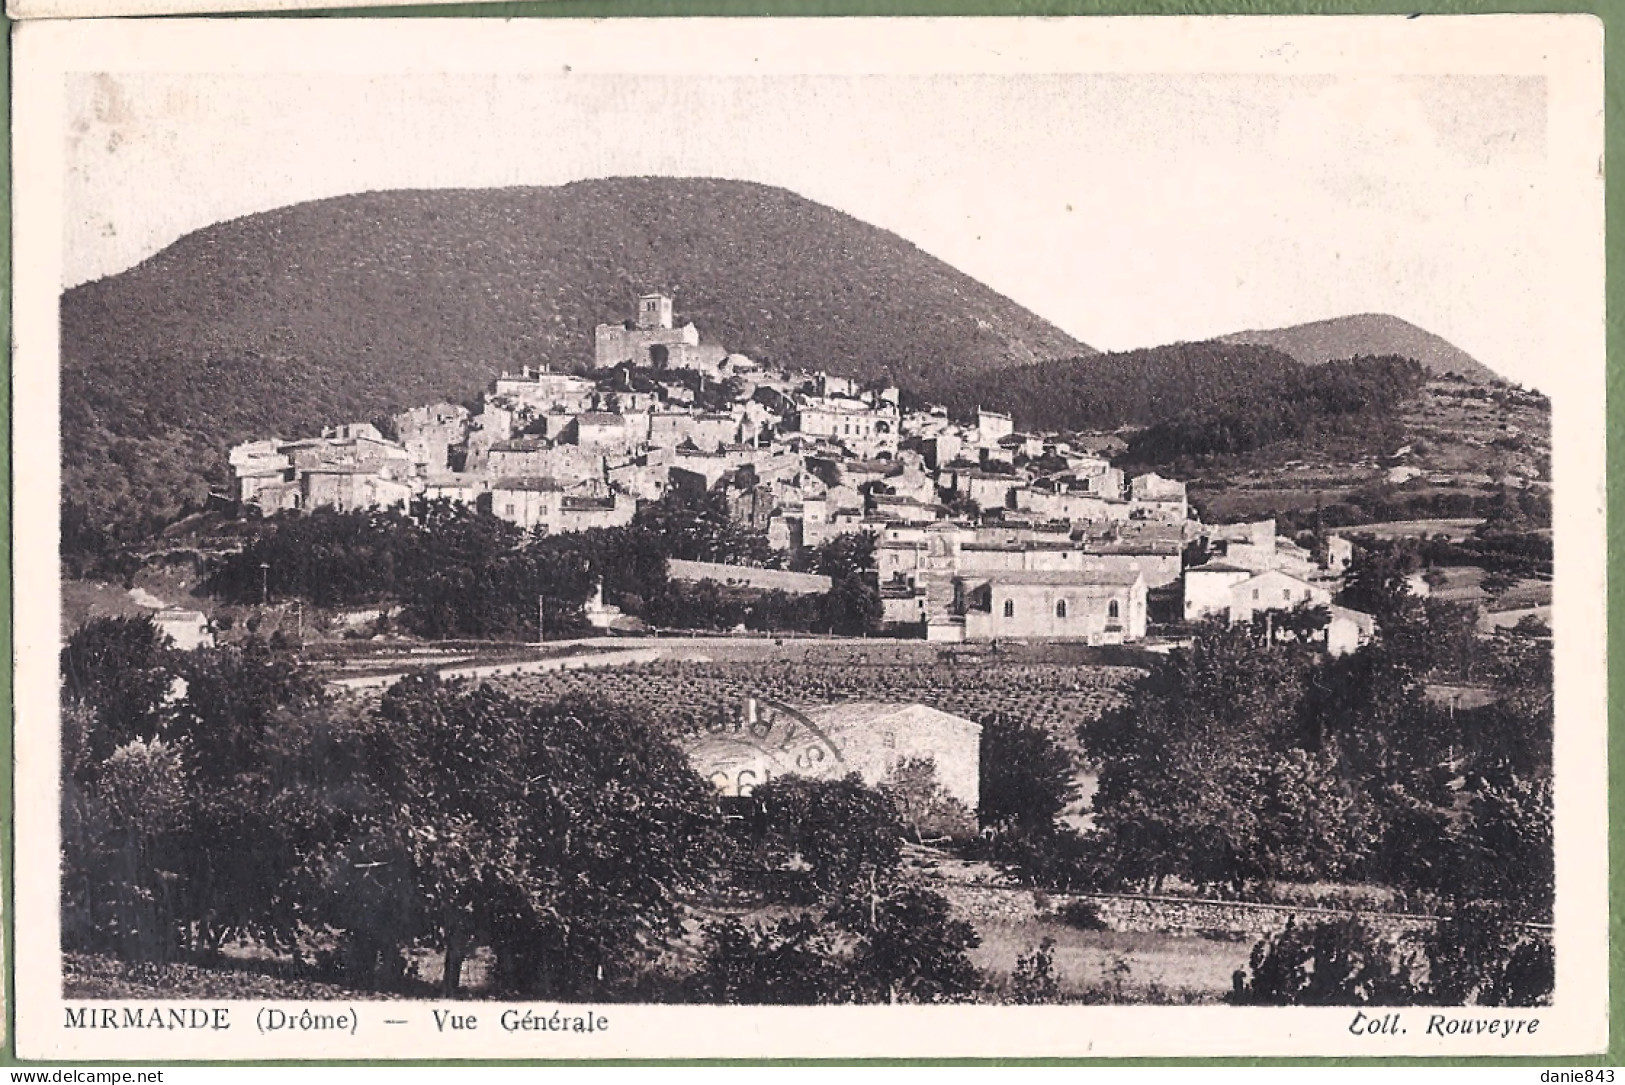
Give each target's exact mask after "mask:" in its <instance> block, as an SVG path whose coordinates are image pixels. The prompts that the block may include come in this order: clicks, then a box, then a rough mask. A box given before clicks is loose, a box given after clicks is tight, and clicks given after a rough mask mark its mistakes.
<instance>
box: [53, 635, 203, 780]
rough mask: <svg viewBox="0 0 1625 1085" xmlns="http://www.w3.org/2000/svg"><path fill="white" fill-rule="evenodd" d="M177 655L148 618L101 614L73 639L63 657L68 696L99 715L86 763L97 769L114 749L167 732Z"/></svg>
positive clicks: (92, 731)
mask: <svg viewBox="0 0 1625 1085" xmlns="http://www.w3.org/2000/svg"><path fill="white" fill-rule="evenodd" d="M175 656H176V653H175V651H174V649H173V648H172V647H171V646H170V645H169V643H168V639H167V638H166V637H164V636H163V634H161V633H159V632H158V627H157V626H156V625H154V624H153V623H152V619H151V618H147V617H140V618H98V619H96V620H95V621H91V622H87V623H85V624H84V625H82V626H80V627H79V628H78V629H76V630H74V632H73V634H72V635H71V636H69V637H68V643H67V645H66V646H64V647H63V649H62V660H61V666H62V688H63V695H64V697H65V698H66V699H67V700H69V701H77V702H80V703H82V704H84V705H85V706H87V707H88V708H89V710H90V712H91V713H92V714H93V715H94V717H95V726H94V727H93V728H91V729H90V731H89V732H88V734H87V736H86V740H87V745H88V750H87V753H86V756H85V757H84V758H83V759H82V760H81V761H80V762H79V763H80V765H81V767H83V768H84V769H86V770H93V769H94V767H95V766H96V765H99V764H101V762H102V761H103V760H104V759H106V758H107V756H108V755H109V754H111V753H112V752H113V750H114V749H115V748H117V747H119V746H122V745H124V744H125V743H127V742H130V741H131V740H133V739H137V738H144V739H153V738H157V737H158V736H159V735H160V733H162V731H163V729H164V726H165V723H166V714H165V707H166V702H167V700H168V697H169V693H170V688H171V686H172V685H173V683H174V681H175Z"/></svg>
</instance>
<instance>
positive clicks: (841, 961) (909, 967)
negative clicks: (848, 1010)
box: [693, 885, 982, 1005]
mask: <svg viewBox="0 0 1625 1085" xmlns="http://www.w3.org/2000/svg"><path fill="white" fill-rule="evenodd" d="M704 933H705V941H704V949H703V951H702V953H703V963H702V965H701V967H700V970H699V973H698V975H697V976H696V978H695V983H694V985H693V986H694V988H695V990H696V992H697V993H698V994H699V996H700V997H702V998H704V999H706V1000H707V1001H712V1002H723V1003H733V1004H741V1003H743V1004H750V1003H757V1004H781V1005H813V1004H827V1003H837V1002H840V1003H851V1002H863V1003H872V1002H893V1003H895V1002H916V1003H935V1002H960V1001H965V1000H967V999H969V998H972V997H973V996H974V995H975V994H976V992H977V991H978V989H979V988H980V987H981V984H982V976H981V973H980V972H978V971H977V969H976V966H975V965H974V964H972V963H971V960H970V958H969V957H968V956H966V953H965V951H966V950H968V949H974V948H975V947H976V946H977V945H979V944H980V939H979V938H978V937H977V934H976V930H975V928H973V927H972V926H971V925H970V924H969V923H966V922H964V921H963V920H958V919H954V918H953V917H952V914H951V910H950V908H949V905H948V901H947V899H946V898H945V897H943V896H942V895H941V894H938V893H933V892H930V891H929V890H925V889H920V888H916V887H913V886H901V885H899V886H892V887H890V888H889V889H888V890H887V891H886V892H884V893H877V894H876V895H874V896H873V897H872V898H871V899H870V900H868V901H863V900H858V899H852V898H848V899H844V900H837V901H835V902H834V903H832V904H831V905H830V906H829V907H828V908H827V909H825V910H824V911H823V913H822V915H821V916H818V917H815V916H814V915H812V914H810V913H802V914H800V915H797V916H791V917H787V918H784V919H781V920H779V921H777V922H776V923H774V924H772V925H763V924H761V923H758V924H756V925H755V926H754V927H753V928H746V927H745V926H744V925H743V924H741V923H740V922H739V921H737V920H725V921H722V922H719V923H713V924H709V925H707V927H706V928H705V932H704Z"/></svg>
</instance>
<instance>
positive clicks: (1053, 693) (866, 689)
mask: <svg viewBox="0 0 1625 1085" xmlns="http://www.w3.org/2000/svg"><path fill="white" fill-rule="evenodd" d="M1143 673H1144V672H1142V671H1141V670H1140V669H1139V668H1136V667H1131V666H1119V665H1097V664H1085V665H1077V664H1060V663H1042V662H1040V663H1014V662H1004V661H998V662H983V661H975V662H942V661H932V662H913V663H900V662H893V661H890V660H885V659H882V660H879V661H877V660H874V659H868V660H865V659H863V658H860V657H857V656H856V655H855V654H854V655H853V656H852V657H850V658H848V659H845V660H841V659H836V658H832V659H829V660H827V661H809V660H805V659H804V660H799V661H790V660H784V661H776V662H710V661H706V662H701V661H694V660H657V661H653V662H647V663H638V664H630V665H625V666H617V667H598V668H583V669H579V670H562V671H553V672H548V673H541V674H524V675H510V676H505V677H501V678H496V679H492V681H493V682H494V684H496V685H497V686H498V687H500V688H502V689H504V690H506V691H507V692H509V693H511V694H513V695H515V696H518V697H523V698H525V699H527V700H536V701H543V700H553V699H556V698H559V697H562V696H565V695H568V694H591V695H595V696H600V697H604V698H606V699H608V700H610V701H613V702H616V703H619V704H623V705H626V706H627V707H629V708H632V709H634V710H635V711H637V712H639V713H642V714H645V715H646V716H647V717H648V718H650V719H653V720H655V721H657V722H659V723H660V724H662V725H663V726H665V727H668V728H670V729H671V730H672V731H673V732H676V733H681V732H684V731H688V730H692V729H694V728H695V727H697V726H700V725H703V724H704V723H706V722H708V721H710V720H713V719H715V718H717V717H718V716H723V715H729V714H732V713H735V712H737V711H738V710H739V707H740V706H741V705H742V704H743V703H744V702H745V700H746V699H747V698H750V697H756V698H759V699H764V700H770V701H777V702H781V703H784V704H790V705H822V704H834V703H838V702H841V701H882V702H889V703H912V702H918V703H920V704H924V705H929V706H930V707H932V708H936V709H940V710H941V711H944V712H952V713H954V714H956V715H960V716H965V717H967V718H969V719H980V718H982V717H984V716H987V715H989V714H991V713H994V712H1005V713H1008V714H1010V715H1012V716H1015V717H1016V718H1018V719H1023V720H1026V721H1028V722H1031V723H1035V724H1039V725H1041V726H1043V727H1045V728H1046V729H1048V730H1049V731H1050V732H1051V733H1053V734H1054V735H1055V736H1056V737H1057V738H1058V739H1060V740H1062V741H1063V742H1064V743H1066V744H1067V745H1069V746H1071V747H1073V748H1076V741H1077V729H1078V725H1079V724H1081V723H1084V722H1086V721H1088V720H1092V719H1095V718H1097V717H1098V716H1099V715H1100V714H1101V713H1103V712H1105V711H1107V710H1108V709H1110V708H1113V707H1116V706H1118V705H1120V704H1122V703H1124V701H1125V700H1126V697H1127V693H1128V688H1129V687H1130V686H1131V685H1132V683H1133V682H1134V681H1135V680H1136V679H1137V678H1139V677H1140V676H1141V674H1143Z"/></svg>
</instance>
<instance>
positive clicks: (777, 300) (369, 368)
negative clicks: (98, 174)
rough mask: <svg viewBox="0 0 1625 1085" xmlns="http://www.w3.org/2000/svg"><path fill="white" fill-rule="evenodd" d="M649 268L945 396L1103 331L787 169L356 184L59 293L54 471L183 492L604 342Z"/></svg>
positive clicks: (135, 488)
mask: <svg viewBox="0 0 1625 1085" xmlns="http://www.w3.org/2000/svg"><path fill="white" fill-rule="evenodd" d="M651 290H660V291H664V292H667V293H669V294H672V295H673V296H674V297H675V299H676V309H677V317H678V319H679V320H680V321H689V320H692V321H693V322H695V323H696V324H697V325H698V326H699V329H700V332H701V335H702V337H703V338H704V339H705V340H707V341H710V342H715V343H719V344H722V345H724V346H726V347H727V348H728V349H730V350H734V351H740V352H743V353H746V354H749V355H750V356H752V357H753V358H756V359H757V360H759V361H762V362H765V363H768V364H772V365H776V366H780V367H785V368H807V369H824V370H827V371H829V372H832V373H836V374H840V375H847V376H856V377H860V378H863V379H878V378H882V377H884V378H889V379H890V380H891V381H893V382H895V383H897V384H899V385H901V386H905V387H908V388H910V389H911V390H912V391H914V392H915V393H916V394H919V395H922V396H925V397H928V398H932V397H939V396H940V395H941V394H942V393H944V392H945V391H946V390H948V389H950V388H952V387H953V386H955V385H956V384H958V383H960V382H962V381H964V380H966V379H968V378H970V377H973V376H975V375H977V374H980V373H985V372H991V371H995V370H999V369H1003V368H1007V367H1011V366H1020V365H1025V364H1029V363H1032V362H1036V361H1039V360H1042V359H1047V358H1054V357H1064V356H1072V355H1086V354H1090V353H1093V350H1092V348H1090V347H1089V346H1087V345H1086V344H1084V343H1080V342H1078V341H1077V340H1076V339H1073V338H1072V337H1071V336H1069V335H1067V334H1066V333H1064V332H1062V331H1061V330H1060V329H1058V328H1056V327H1055V326H1054V325H1052V324H1050V323H1049V322H1047V321H1045V320H1043V319H1041V318H1040V317H1038V316H1036V315H1034V314H1033V313H1031V312H1029V311H1027V310H1026V309H1023V308H1022V307H1020V306H1019V305H1017V304H1016V303H1014V302H1012V301H1010V300H1009V299H1007V298H1005V297H1003V296H1001V295H999V294H997V293H996V292H994V291H993V290H991V289H989V288H988V287H986V286H984V285H982V284H981V283H978V282H976V281H975V280H973V279H971V278H970V277H968V276H966V275H965V274H963V273H961V272H959V271H957V270H955V269H954V268H952V267H949V266H948V265H947V264H944V263H943V262H942V261H940V260H937V259H936V258H934V257H932V256H929V255H928V254H926V253H925V252H923V251H921V250H920V249H919V248H917V247H915V246H914V245H912V244H910V243H909V242H907V241H904V240H903V239H902V238H899V237H897V236H896V235H895V234H892V233H889V232H887V231H885V230H881V229H879V228H877V227H874V226H870V225H868V224H865V223H863V222H860V221H858V220H857V219H855V218H852V217H851V216H849V215H846V214H844V213H842V212H839V211H836V210H834V209H832V208H829V207H825V206H823V205H821V204H817V203H814V202H812V201H810V200H806V199H803V198H802V197H800V196H797V195H795V194H794V193H791V192H788V191H786V190H784V189H780V188H772V187H768V186H765V185H759V184H753V183H748V182H742V181H724V180H708V179H673V178H619V179H607V180H595V181H582V182H577V183H574V184H569V185H563V186H560V187H556V188H509V189H486V190H435V191H399V192H376V193H364V194H359V195H352V196H342V197H338V198H334V199H327V200H320V201H315V202H311V203H304V204H298V205H295V206H291V207H284V208H280V209H278V210H274V211H268V212H265V213H262V214H255V215H249V216H247V217H245V218H240V219H235V220H232V221H229V222H222V223H218V224H216V225H213V226H209V227H207V228H205V229H202V230H198V231H196V232H194V233H192V234H189V235H187V236H185V237H183V238H181V239H180V240H179V241H177V242H175V243H174V244H173V245H171V246H169V247H168V248H166V249H164V250H163V251H161V252H159V253H157V254H156V255H154V256H153V257H151V258H149V259H148V260H146V261H145V262H143V263H142V264H140V265H138V266H136V267H134V268H131V269H129V270H128V271H125V272H123V273H121V274H118V275H114V276H110V277H108V278H106V279H101V280H98V281H95V282H91V283H86V284H84V285H82V286H78V287H75V288H73V289H71V290H69V291H67V292H66V293H65V294H64V295H63V297H62V303H61V326H62V413H63V460H64V469H65V474H64V490H65V494H66V495H68V496H69V497H71V498H72V499H73V500H75V501H78V502H79V503H80V504H81V505H82V506H83V507H84V508H85V509H86V511H87V512H88V514H89V516H90V519H91V520H92V521H93V522H95V521H103V522H111V521H115V520H118V521H124V522H129V521H131V520H132V519H139V518H142V517H147V516H150V515H160V514H166V513H172V512H173V511H175V510H176V509H177V508H178V507H179V506H180V505H181V503H182V502H183V501H186V500H190V501H192V502H198V501H201V500H202V499H203V498H204V497H205V496H206V493H207V490H208V488H209V484H210V482H211V481H212V482H213V483H214V484H215V485H221V484H223V483H224V482H225V481H226V476H225V474H224V462H223V457H224V452H225V449H226V448H227V447H228V446H229V445H230V444H232V443H234V442H237V441H241V440H244V439H247V438H250V437H257V436H269V435H272V434H291V433H294V432H298V431H312V430H314V429H316V428H317V427H319V426H321V425H322V424H324V423H326V424H331V423H334V422H338V421H345V420H352V421H353V420H365V419H368V418H371V417H374V416H376V415H378V414H380V413H383V412H386V411H389V410H391V409H396V408H401V407H407V406H412V405H416V404H421V403H426V402H431V401H434V400H437V399H443V398H450V399H455V400H461V399H464V398H467V397H468V396H470V395H473V394H474V393H475V392H476V391H478V390H479V389H480V388H481V387H483V386H484V385H485V384H486V383H487V382H488V381H489V380H490V378H491V377H493V376H494V375H496V374H497V373H498V372H499V371H501V370H503V369H508V370H518V369H519V368H520V367H521V366H523V365H535V364H538V363H551V364H553V365H554V366H555V367H559V368H580V367H583V366H585V365H587V364H589V363H590V362H591V359H592V329H593V327H594V326H595V325H596V324H598V323H601V322H613V321H617V320H622V319H625V318H627V317H629V316H630V315H631V305H632V302H633V299H634V298H635V297H636V296H637V295H638V294H640V293H643V292H647V291H651Z"/></svg>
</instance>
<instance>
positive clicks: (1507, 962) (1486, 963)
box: [1422, 901, 1553, 1006]
mask: <svg viewBox="0 0 1625 1085" xmlns="http://www.w3.org/2000/svg"><path fill="white" fill-rule="evenodd" d="M1422 946H1423V952H1424V953H1425V954H1426V957H1427V964H1428V967H1427V983H1426V986H1425V991H1424V995H1425V998H1426V1001H1428V1002H1431V1003H1433V1004H1435V1005H1439V1006H1471V1005H1479V1006H1538V1005H1543V1004H1546V1003H1549V1002H1550V1001H1551V994H1552V982H1553V975H1552V954H1551V948H1552V947H1551V943H1550V942H1548V941H1546V940H1545V939H1542V938H1532V937H1530V936H1529V935H1527V934H1526V933H1525V932H1524V930H1523V928H1522V926H1521V924H1519V923H1518V922H1517V917H1516V915H1515V913H1514V912H1513V911H1512V910H1511V909H1509V908H1507V907H1506V906H1505V905H1501V904H1495V903H1491V902H1487V901H1475V902H1470V903H1466V904H1462V905H1459V906H1457V907H1456V908H1455V909H1454V910H1453V911H1452V912H1451V913H1450V914H1449V915H1447V916H1445V917H1444V918H1442V919H1441V920H1440V921H1439V923H1438V925H1437V926H1436V927H1434V928H1433V930H1431V931H1429V932H1428V933H1427V935H1426V936H1425V937H1424V938H1423V939H1422Z"/></svg>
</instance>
